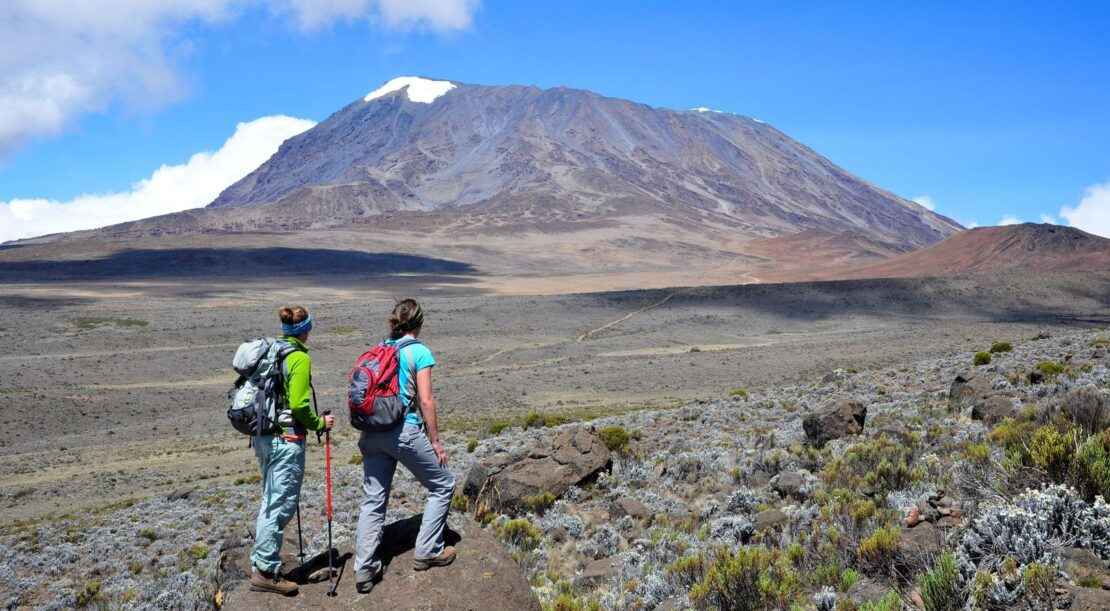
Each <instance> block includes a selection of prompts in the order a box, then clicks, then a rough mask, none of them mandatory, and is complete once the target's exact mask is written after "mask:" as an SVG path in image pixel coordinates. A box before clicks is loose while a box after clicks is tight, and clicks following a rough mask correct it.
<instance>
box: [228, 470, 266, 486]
mask: <svg viewBox="0 0 1110 611" xmlns="http://www.w3.org/2000/svg"><path fill="white" fill-rule="evenodd" d="M260 481H262V476H261V475H259V474H258V473H251V474H250V475H244V476H243V477H237V478H235V485H236V486H246V485H249V484H257V483H258V482H260Z"/></svg>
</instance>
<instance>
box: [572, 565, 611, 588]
mask: <svg viewBox="0 0 1110 611" xmlns="http://www.w3.org/2000/svg"><path fill="white" fill-rule="evenodd" d="M616 574H617V567H616V564H615V563H614V561H613V559H612V558H600V559H598V560H594V561H592V562H590V563H589V564H587V565H586V568H584V569H582V572H581V573H579V574H578V576H577V577H575V578H574V584H575V585H576V586H578V587H580V588H593V587H596V586H599V585H601V584H603V583H605V582H606V581H609V578H610V577H612V576H613V575H616Z"/></svg>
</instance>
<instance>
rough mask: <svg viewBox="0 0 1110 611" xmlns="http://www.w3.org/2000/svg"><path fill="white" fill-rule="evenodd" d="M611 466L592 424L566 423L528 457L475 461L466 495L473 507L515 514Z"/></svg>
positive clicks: (465, 491) (603, 445)
mask: <svg viewBox="0 0 1110 611" xmlns="http://www.w3.org/2000/svg"><path fill="white" fill-rule="evenodd" d="M610 465H611V456H610V453H609V449H608V448H606V447H605V444H604V443H602V441H601V439H600V438H599V437H598V436H597V434H596V433H595V432H594V431H593V429H592V428H588V427H574V428H567V429H563V430H561V431H559V432H558V433H557V434H556V435H555V436H554V437H553V438H552V439H551V440H550V442H547V443H543V444H542V445H540V446H539V447H536V448H534V449H532V451H531V452H529V453H528V455H527V456H524V457H521V458H514V457H513V456H511V455H510V454H508V453H499V454H495V455H494V456H492V457H490V458H489V459H487V460H484V461H481V462H479V463H477V464H475V465H474V466H473V467H471V469H470V472H469V473H467V476H466V483H465V484H464V485H463V494H465V495H466V496H467V498H468V499H470V500H471V507H478V506H479V504H485V505H486V506H487V507H488V508H490V509H494V510H497V511H501V512H510V513H511V512H515V511H519V510H521V509H526V508H528V507H534V506H535V504H536V503H537V502H538V500H539V499H542V497H544V496H545V495H552V496H554V497H556V498H558V497H560V496H562V495H563V493H565V492H566V491H567V490H568V489H570V487H571V486H575V485H579V484H583V483H586V482H588V481H590V480H592V479H593V478H595V477H597V475H598V473H600V472H601V471H602V470H603V469H606V468H608V467H609V466H610Z"/></svg>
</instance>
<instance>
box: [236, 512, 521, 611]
mask: <svg viewBox="0 0 1110 611" xmlns="http://www.w3.org/2000/svg"><path fill="white" fill-rule="evenodd" d="M462 523H463V527H462V529H461V530H460V531H458V532H456V531H451V530H449V531H448V536H447V539H448V543H452V544H454V545H455V547H456V549H457V550H458V557H457V559H456V560H455V562H454V563H453V564H451V565H450V566H447V567H439V568H434V569H431V570H428V571H420V572H417V571H413V569H412V548H413V544H414V542H415V541H416V533H417V531H418V530H419V528H420V516H419V515H414V516H413V517H411V518H409V519H407V520H401V521H398V522H394V523H392V524H390V525H388V526H386V531H385V535H384V539H383V544H382V545H383V548H382V556H383V560H384V562H385V563H386V569H385V574H384V576H383V577H382V580H381V582H379V583H378V584H377V585H376V586H375V587H374V590H373V591H372V592H371V593H369V594H359V593H358V592H356V591H355V579H354V574H355V570H354V566H353V564H354V559H353V558H352V557H351V553H350V550H339V551H338V552H337V558H336V564H337V566H338V567H339V575H340V578H339V586H338V588H337V589H336V594H337V596H335V597H328V596H327V591H328V588H329V584H328V581H327V556H326V555H324V554H321V555H320V556H318V557H316V558H312V559H310V560H309V561H308V563H307V564H308V566H307V567H306V568H305V570H300V571H298V570H294V571H293V572H292V574H291V575H290V576H291V577H292V578H293V579H294V580H295V581H298V582H300V583H301V588H300V592H299V593H298V594H297V595H296V596H292V597H288V598H285V597H281V596H278V595H276V594H267V593H260V592H252V591H250V589H249V586H248V582H247V578H248V577H249V574H250V560H249V555H250V550H249V548H246V547H241V548H235V549H231V550H226V551H225V552H224V555H223V556H222V557H221V567H223V568H222V571H221V574H222V577H221V580H220V583H219V584H218V585H219V588H220V589H219V591H218V593H217V599H218V600H219V601H220V602H222V607H221V608H222V609H229V610H237V609H243V610H248V609H252V610H253V609H270V610H282V609H368V608H378V609H427V610H429V611H430V610H433V609H435V610H440V609H472V610H479V609H480V610H482V611H486V610H489V611H517V610H529V609H534V610H536V611H538V610H539V608H540V606H539V603H538V602H537V601H536V598H535V596H534V595H533V594H532V589H531V587H530V586H529V585H528V581H527V580H526V579H525V578H524V575H523V573H522V572H521V570H520V567H519V566H518V565H517V563H516V561H514V560H513V559H512V557H511V556H510V555H509V552H508V551H506V550H505V548H504V546H502V545H501V544H500V543H498V541H497V540H496V539H494V538H493V536H492V535H491V534H490V533H489V532H488V531H486V530H483V529H482V528H481V527H480V526H478V524H477V523H475V522H474V521H472V520H469V519H467V520H464V521H463V522H462ZM290 530H292V529H290ZM287 543H292V545H288V544H287V545H285V546H284V551H283V555H285V556H286V558H285V566H286V567H287V569H288V568H290V567H296V566H297V565H298V563H297V560H296V558H295V557H294V554H295V553H296V542H295V539H294V541H287ZM321 569H323V570H321ZM313 573H315V574H316V575H317V577H316V578H315V579H314V578H313ZM321 574H322V575H321ZM320 577H322V580H320Z"/></svg>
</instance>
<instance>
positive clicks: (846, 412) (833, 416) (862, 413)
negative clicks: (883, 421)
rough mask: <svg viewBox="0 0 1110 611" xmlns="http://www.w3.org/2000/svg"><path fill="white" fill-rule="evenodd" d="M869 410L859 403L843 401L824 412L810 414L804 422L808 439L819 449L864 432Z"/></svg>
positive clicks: (803, 426)
mask: <svg viewBox="0 0 1110 611" xmlns="http://www.w3.org/2000/svg"><path fill="white" fill-rule="evenodd" d="M866 419H867V408H866V407H865V406H864V405H863V404H862V403H860V402H859V401H851V400H848V399H841V400H840V401H837V402H836V403H834V404H833V405H832V406H831V407H829V408H826V409H825V410H824V411H821V412H818V413H815V414H810V415H808V416H806V417H805V419H804V420H803V421H802V428H803V429H805V432H806V438H807V439H808V440H809V442H810V443H811V444H813V445H815V446H817V447H819V448H820V447H823V446H824V445H825V444H826V443H828V442H829V441H831V440H833V439H840V438H841V437H845V436H848V435H858V434H860V433H862V432H863V423H864V421H865V420H866Z"/></svg>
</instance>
